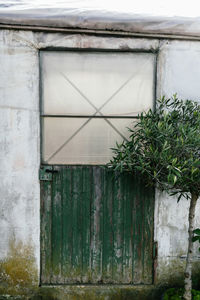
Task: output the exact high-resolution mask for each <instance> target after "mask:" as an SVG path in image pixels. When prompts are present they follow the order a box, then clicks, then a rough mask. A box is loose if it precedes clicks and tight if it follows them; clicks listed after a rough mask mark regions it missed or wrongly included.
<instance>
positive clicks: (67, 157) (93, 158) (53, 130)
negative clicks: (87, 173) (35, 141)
mask: <svg viewBox="0 0 200 300" xmlns="http://www.w3.org/2000/svg"><path fill="white" fill-rule="evenodd" d="M132 124H133V120H132V119H127V118H126V119H100V118H98V119H95V118H49V117H46V118H44V119H43V135H44V140H43V143H44V145H43V160H44V162H45V163H48V164H66V163H67V164H104V163H105V162H108V161H109V160H110V158H111V157H112V151H111V149H110V147H111V146H114V145H115V144H116V141H117V142H119V143H120V142H121V141H122V140H123V139H124V138H128V136H129V133H128V131H127V129H126V127H127V126H128V127H130V126H131V125H132Z"/></svg>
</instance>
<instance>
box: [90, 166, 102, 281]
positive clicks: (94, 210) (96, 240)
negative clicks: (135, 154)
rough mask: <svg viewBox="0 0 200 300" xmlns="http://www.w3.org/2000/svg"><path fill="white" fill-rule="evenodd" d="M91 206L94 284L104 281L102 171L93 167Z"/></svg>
mask: <svg viewBox="0 0 200 300" xmlns="http://www.w3.org/2000/svg"><path fill="white" fill-rule="evenodd" d="M92 187H93V189H92V199H93V202H92V206H91V266H92V280H93V283H98V282H101V280H102V240H103V238H102V225H103V224H102V169H101V168H100V167H93V179H92Z"/></svg>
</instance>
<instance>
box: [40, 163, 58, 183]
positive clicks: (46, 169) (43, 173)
mask: <svg viewBox="0 0 200 300" xmlns="http://www.w3.org/2000/svg"><path fill="white" fill-rule="evenodd" d="M54 172H56V173H57V172H58V171H57V170H54V169H53V167H52V166H41V168H40V171H39V179H40V180H42V181H52V178H53V176H52V175H53V174H52V173H54Z"/></svg>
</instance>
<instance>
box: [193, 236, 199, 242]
mask: <svg viewBox="0 0 200 300" xmlns="http://www.w3.org/2000/svg"><path fill="white" fill-rule="evenodd" d="M196 241H200V237H199V236H193V238H192V242H196Z"/></svg>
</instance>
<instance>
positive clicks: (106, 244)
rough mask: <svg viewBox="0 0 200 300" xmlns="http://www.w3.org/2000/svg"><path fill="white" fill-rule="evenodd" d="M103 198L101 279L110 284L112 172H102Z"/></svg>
mask: <svg viewBox="0 0 200 300" xmlns="http://www.w3.org/2000/svg"><path fill="white" fill-rule="evenodd" d="M104 174H105V175H104V197H103V250H102V251H103V258H102V259H103V262H102V279H103V282H104V283H112V282H113V279H112V274H113V273H112V269H113V263H112V261H113V221H112V211H113V183H114V177H113V176H114V175H113V172H112V171H107V170H105V171H104Z"/></svg>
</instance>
